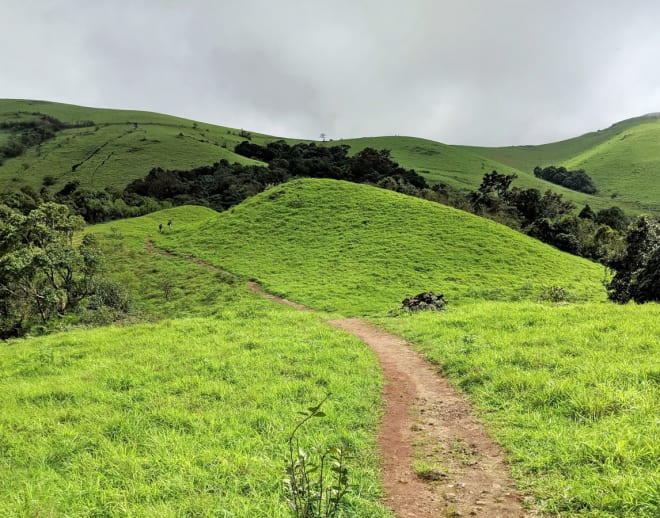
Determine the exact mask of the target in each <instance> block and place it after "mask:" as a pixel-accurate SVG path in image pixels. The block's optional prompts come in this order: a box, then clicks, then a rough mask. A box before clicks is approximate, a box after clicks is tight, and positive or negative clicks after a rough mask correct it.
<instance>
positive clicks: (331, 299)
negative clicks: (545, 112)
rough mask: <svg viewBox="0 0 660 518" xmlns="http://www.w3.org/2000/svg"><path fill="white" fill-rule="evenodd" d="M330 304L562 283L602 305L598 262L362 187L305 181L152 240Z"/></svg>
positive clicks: (465, 296) (332, 307)
mask: <svg viewBox="0 0 660 518" xmlns="http://www.w3.org/2000/svg"><path fill="white" fill-rule="evenodd" d="M154 239H155V241H156V243H157V244H158V245H159V246H162V247H165V248H167V249H171V250H174V251H177V252H179V253H182V254H193V255H194V256H196V257H200V258H202V259H204V260H205V261H207V262H210V263H212V264H215V265H217V266H220V267H222V268H224V269H227V270H229V271H231V272H234V273H237V274H240V275H243V276H246V277H252V278H256V279H258V280H259V281H260V282H261V283H263V285H264V287H265V288H266V289H267V290H269V291H271V292H274V293H277V294H280V295H284V296H286V297H287V298H292V299H293V300H296V301H298V302H302V303H304V304H306V305H309V306H311V307H314V308H316V309H322V310H326V311H341V312H343V313H345V314H349V315H357V314H364V313H381V314H382V313H383V312H387V311H389V310H391V309H395V308H397V307H398V306H399V305H400V303H401V300H402V299H403V298H405V297H407V296H411V295H415V294H417V293H419V292H421V291H428V290H441V291H443V292H444V293H445V295H446V296H447V298H448V300H449V301H450V302H451V303H459V302H468V301H475V300H483V299H489V300H530V299H531V300H536V299H537V298H538V297H539V295H540V294H541V292H542V291H543V290H544V289H545V288H548V287H550V286H553V285H561V286H563V287H564V288H565V289H566V290H568V291H569V292H570V293H572V294H573V295H574V296H575V297H577V298H580V299H592V300H593V299H596V300H602V299H603V298H604V296H605V292H604V290H603V287H602V286H601V284H600V278H601V276H602V267H601V266H599V265H596V264H594V263H592V262H589V261H586V260H584V259H580V258H577V257H574V256H571V255H569V254H566V253H563V252H560V251H558V250H556V249H554V248H552V247H550V246H547V245H544V244H543V243H540V242H538V241H536V240H534V239H531V238H529V237H527V236H524V235H522V234H520V233H519V232H516V231H514V230H511V229H509V228H507V227H505V226H503V225H500V224H497V223H494V222H492V221H490V220H487V219H484V218H480V217H477V216H474V215H471V214H468V213H466V212H463V211H460V210H456V209H453V208H451V207H446V206H443V205H440V204H437V203H432V202H428V201H425V200H420V199H417V198H412V197H409V196H405V195H402V194H398V193H395V192H391V191H386V190H383V189H378V188H375V187H370V186H367V185H356V184H352V183H348V182H341V181H335V180H318V179H301V180H296V181H292V182H288V183H286V184H282V185H279V186H276V187H273V188H271V189H269V190H267V191H265V192H263V193H261V194H258V195H257V196H254V197H253V198H250V199H248V200H246V201H245V202H243V203H242V204H240V205H238V206H236V207H234V208H232V209H229V210H228V211H225V212H223V213H221V214H219V215H217V216H213V217H211V218H209V219H207V220H206V221H204V222H203V223H201V224H200V225H199V226H198V227H197V228H196V229H190V228H189V229H188V230H187V231H186V232H185V233H183V232H181V233H177V232H173V233H172V234H164V235H156V236H154Z"/></svg>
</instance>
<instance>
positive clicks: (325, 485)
mask: <svg viewBox="0 0 660 518" xmlns="http://www.w3.org/2000/svg"><path fill="white" fill-rule="evenodd" d="M329 397H330V394H328V395H327V396H326V397H325V399H323V400H322V401H321V402H320V403H319V404H318V405H316V406H313V407H309V408H308V409H307V411H306V412H300V414H302V415H303V418H302V419H301V420H300V421H299V422H298V423H297V424H296V426H295V428H294V429H293V431H292V432H291V435H289V439H288V441H287V442H288V444H289V455H288V457H287V460H286V475H287V476H286V478H285V479H284V480H283V483H284V490H285V493H286V500H287V503H288V504H289V506H290V507H291V509H292V510H293V512H294V514H295V516H296V517H298V518H329V517H332V518H334V517H336V516H338V513H339V512H340V511H341V507H340V506H341V505H342V502H343V499H344V496H345V495H346V493H348V489H349V486H350V484H349V479H348V468H347V467H346V461H347V459H348V457H347V454H346V450H345V449H344V448H322V449H321V450H320V451H319V452H318V458H315V457H310V455H309V454H308V453H307V452H305V450H303V449H302V448H301V447H300V444H299V441H298V438H297V437H296V434H297V433H298V432H299V430H300V429H301V428H302V426H303V425H304V424H305V423H307V421H309V420H310V419H312V418H315V417H325V413H324V412H322V411H321V406H322V405H323V403H325V402H326V401H327V400H328V398H329Z"/></svg>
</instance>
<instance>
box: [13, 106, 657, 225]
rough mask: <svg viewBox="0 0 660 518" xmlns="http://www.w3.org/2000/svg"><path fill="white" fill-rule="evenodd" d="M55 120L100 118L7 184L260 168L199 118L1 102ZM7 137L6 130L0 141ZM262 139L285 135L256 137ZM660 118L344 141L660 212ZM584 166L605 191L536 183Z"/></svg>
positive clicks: (476, 179) (230, 135)
mask: <svg viewBox="0 0 660 518" xmlns="http://www.w3.org/2000/svg"><path fill="white" fill-rule="evenodd" d="M38 114H47V115H51V116H53V117H56V118H57V119H59V120H61V121H62V122H65V123H76V122H80V121H92V122H93V123H94V124H93V125H92V126H89V127H80V128H72V129H67V130H63V131H61V132H59V133H58V134H57V136H56V137H55V138H53V139H51V140H48V141H46V142H45V143H43V144H42V145H41V146H37V147H32V148H30V149H29V150H28V151H27V152H26V153H24V154H23V155H22V156H20V157H17V158H12V159H8V160H6V161H5V163H4V164H2V165H0V188H2V187H4V188H16V187H20V186H23V185H31V186H32V187H35V188H37V189H38V188H40V187H41V185H42V183H43V179H44V177H46V176H51V177H53V178H54V180H55V184H54V186H53V188H57V187H61V186H63V185H64V184H65V183H66V182H69V181H71V180H75V179H77V180H79V181H80V183H81V185H82V186H83V187H91V188H96V189H102V188H104V187H106V186H113V187H117V188H121V187H124V186H125V185H126V184H127V183H128V182H130V181H131V180H133V179H136V178H142V177H144V176H145V175H146V174H147V173H148V172H149V170H151V169H152V168H154V167H163V168H166V169H167V168H169V169H177V168H178V169H190V168H194V167H198V166H202V165H209V164H212V163H213V162H217V161H219V160H221V159H226V160H229V161H230V162H239V163H256V162H254V161H251V160H249V159H246V158H244V157H241V156H239V155H236V154H235V153H233V148H234V146H235V145H236V144H237V143H239V142H241V141H242V140H244V139H243V137H241V136H240V130H237V129H235V128H226V127H222V126H215V125H212V124H205V123H202V122H195V121H191V120H187V119H182V118H179V117H173V116H169V115H163V114H157V113H149V112H141V111H130V110H109V109H99V108H85V107H80V106H73V105H67V104H60V103H51V102H46V101H27V100H8V99H5V100H0V123H3V122H11V121H17V120H29V119H34V118H35V117H37V116H38ZM7 138H8V133H7V131H6V130H1V129H0V145H2V144H3V142H6V140H7ZM252 138H253V142H256V143H260V144H263V143H266V142H269V141H272V140H274V139H276V138H280V137H273V136H267V135H262V134H256V133H253V134H252ZM659 139H660V119H658V117H657V115H648V116H644V117H638V118H635V119H629V120H626V121H622V122H619V123H617V124H614V125H612V126H611V127H609V128H607V129H605V130H601V131H596V132H592V133H587V134H586V135H582V136H580V137H576V138H573V139H569V140H565V141H562V142H555V143H550V144H544V145H539V146H513V147H499V148H485V147H474V146H454V145H447V144H442V143H440V142H434V141H431V140H426V139H421V138H415V137H368V138H359V139H345V140H339V141H336V142H329V143H327V144H326V145H332V144H349V145H350V146H351V152H352V153H356V152H358V151H360V150H361V149H363V148H364V147H367V146H369V147H375V148H386V149H390V150H391V151H392V156H393V157H394V158H395V159H396V160H397V161H399V162H400V163H401V165H403V166H404V167H407V168H413V169H415V170H417V171H418V172H420V173H421V174H423V175H424V176H426V178H427V179H428V180H429V181H430V182H432V183H436V182H442V183H446V184H448V185H450V186H451V187H454V188H457V189H468V190H469V189H474V188H476V187H477V186H478V185H479V183H480V182H481V178H482V176H483V175H484V173H486V172H490V171H492V170H497V171H499V172H504V173H507V174H509V173H516V174H517V175H518V177H519V178H518V180H516V184H515V185H517V186H518V187H521V188H530V187H534V188H537V189H539V190H542V191H545V190H546V189H552V190H554V191H557V192H560V193H563V194H564V196H565V197H566V198H568V199H570V200H572V201H573V202H574V203H576V204H577V205H578V206H582V205H584V204H586V203H588V204H590V205H591V206H592V208H595V209H602V208H607V207H610V206H612V205H614V204H616V205H620V206H621V207H622V208H623V209H624V210H626V211H627V212H635V213H637V212H640V211H646V212H655V213H658V212H660V179H659V176H660V146H658V145H657V143H658V141H659ZM550 164H554V165H565V166H567V167H584V168H585V169H586V170H587V173H588V174H590V175H591V176H592V177H593V178H594V180H595V182H596V185H597V187H598V188H599V190H600V192H599V193H598V194H597V195H595V196H589V195H585V194H582V193H577V192H575V191H571V190H569V189H564V188H562V187H560V186H557V185H554V184H551V183H548V182H545V181H543V180H539V179H537V178H535V177H534V175H533V169H534V167H535V166H537V165H550Z"/></svg>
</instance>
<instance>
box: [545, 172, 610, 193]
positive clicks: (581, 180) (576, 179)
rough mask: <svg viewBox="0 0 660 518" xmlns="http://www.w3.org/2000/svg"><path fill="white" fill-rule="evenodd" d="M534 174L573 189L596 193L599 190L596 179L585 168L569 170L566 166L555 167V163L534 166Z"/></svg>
mask: <svg viewBox="0 0 660 518" xmlns="http://www.w3.org/2000/svg"><path fill="white" fill-rule="evenodd" d="M534 176H536V177H537V178H542V179H543V180H547V181H548V182H552V183H556V184H557V185H561V186H563V187H566V188H568V189H573V190H574V191H580V192H585V193H587V194H596V193H597V192H598V190H597V189H596V186H595V185H594V181H593V180H592V179H591V177H590V176H589V175H588V174H587V173H586V172H585V170H584V169H577V170H575V171H569V170H567V169H566V168H565V167H555V166H553V165H551V166H548V167H544V168H541V167H538V166H537V167H535V168H534Z"/></svg>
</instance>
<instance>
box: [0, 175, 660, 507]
mask: <svg viewBox="0 0 660 518" xmlns="http://www.w3.org/2000/svg"><path fill="white" fill-rule="evenodd" d="M168 220H172V222H173V227H172V229H167V228H166V230H165V232H164V233H162V234H161V233H159V232H158V225H159V223H165V222H166V221H168ZM87 231H89V232H92V233H94V234H96V235H97V237H98V239H99V241H100V243H101V245H102V246H103V248H104V250H105V251H106V255H107V258H108V259H107V270H108V274H109V275H110V276H111V277H112V278H114V279H115V280H118V281H119V282H121V283H122V284H123V285H124V286H126V288H127V289H129V291H130V292H131V293H132V295H133V314H132V318H133V320H132V321H129V322H124V326H121V325H115V326H105V327H96V328H93V329H84V328H78V329H73V330H68V329H67V321H66V319H64V320H63V321H62V322H61V327H60V329H61V332H59V333H55V334H52V335H50V336H45V337H40V336H35V337H29V338H27V339H23V340H11V341H8V342H6V343H3V344H2V347H0V406H2V408H3V412H2V413H1V414H0V464H2V465H3V466H5V467H6V469H4V470H2V471H1V472H0V514H2V515H8V516H12V515H21V514H26V515H44V516H49V515H60V514H65V513H69V514H71V513H73V514H76V515H110V516H112V515H121V514H131V515H135V516H154V515H158V516H178V515H181V514H182V513H183V514H186V513H187V514H190V515H200V516H213V515H227V516H282V517H284V516H287V515H289V512H288V509H287V507H286V503H285V502H284V501H283V498H282V494H281V489H280V483H281V477H282V457H283V454H284V450H285V443H286V437H287V432H288V431H290V429H291V425H292V424H293V423H294V422H295V419H296V412H297V411H298V410H300V408H301V407H302V408H304V407H305V406H307V403H309V402H310V400H311V401H312V402H316V401H318V400H319V399H320V398H321V397H323V396H324V394H325V393H327V392H332V393H333V399H332V400H331V401H330V402H329V403H330V404H329V405H328V408H327V409H326V410H327V412H326V413H327V419H321V420H318V421H316V422H315V423H314V424H313V426H312V427H310V429H309V430H308V431H307V432H306V433H305V434H304V435H303V441H304V444H305V445H306V446H307V445H310V446H313V445H317V444H319V443H323V444H337V443H340V444H350V445H353V446H354V447H355V448H356V451H357V453H358V454H357V457H356V458H355V459H354V460H353V461H352V465H351V480H352V484H353V491H352V492H351V493H350V495H349V498H348V499H347V502H346V505H347V507H346V514H347V515H349V516H351V515H352V516H364V517H374V518H376V517H379V518H380V517H383V516H388V511H387V510H386V509H385V508H384V507H383V505H382V502H381V497H382V489H381V488H382V481H381V479H380V471H379V468H380V460H379V459H378V458H377V455H376V454H375V433H376V427H377V422H378V419H379V415H380V412H381V400H380V398H379V394H380V389H381V387H382V375H381V372H380V370H379V369H378V365H377V363H376V360H375V358H374V355H373V354H372V353H371V351H369V350H367V348H366V346H365V345H364V344H363V343H362V342H360V341H359V340H357V339H355V338H354V337H351V336H348V335H346V334H345V333H342V332H339V331H337V330H335V329H331V328H329V327H328V326H326V325H325V324H324V323H323V322H322V320H323V319H324V318H325V317H327V316H328V315H327V313H332V314H333V316H334V315H335V314H341V315H361V316H365V315H366V316H369V317H370V318H371V319H372V320H373V321H374V322H378V323H379V324H380V325H381V326H383V327H389V328H390V329H392V330H395V331H397V332H398V333H400V334H401V335H402V336H404V337H405V338H406V339H408V340H410V342H411V343H414V344H416V345H417V346H418V347H419V348H420V349H421V350H422V351H423V352H424V353H425V354H426V355H427V356H428V357H429V358H430V359H432V360H433V362H434V365H436V366H437V368H438V369H439V370H442V372H443V373H444V374H446V375H447V376H449V378H450V379H451V380H452V381H453V383H455V385H456V386H457V387H459V388H460V389H461V390H464V391H465V392H467V393H468V394H469V395H470V397H471V399H472V401H473V402H474V403H475V405H476V408H477V411H478V412H479V415H480V416H481V418H482V419H483V420H484V421H485V422H487V423H488V425H489V430H490V431H491V433H492V434H493V436H494V437H496V438H497V440H498V441H499V442H500V443H501V444H502V445H503V446H504V448H505V449H506V451H507V452H508V454H509V457H510V459H511V462H512V469H513V472H514V474H515V476H516V480H517V484H518V486H519V488H521V490H523V491H524V492H525V494H528V495H529V501H528V505H529V506H530V507H531V508H532V509H540V510H541V511H547V512H549V513H559V514H560V515H565V516H578V515H590V516H607V517H614V516H630V517H633V516H635V517H637V516H644V517H651V516H657V511H658V503H657V502H658V498H657V488H658V473H657V466H658V460H659V458H660V451H659V449H658V444H660V443H659V442H658V427H657V415H658V411H659V408H658V405H659V401H658V397H657V386H658V385H657V384H658V380H659V379H660V377H659V376H660V375H659V373H660V370H659V366H658V362H657V358H658V344H660V329H658V325H657V322H658V321H659V320H658V317H659V312H660V306H659V305H657V304H647V305H645V306H644V307H639V306H636V305H633V304H629V305H625V306H618V305H614V304H610V303H606V302H604V299H605V291H604V289H603V287H602V285H601V282H600V281H601V278H602V275H603V271H602V267H600V266H598V265H596V264H594V263H591V262H589V261H586V260H582V259H579V258H577V257H574V256H571V255H568V254H565V253H562V252H559V251H557V250H556V249H554V248H552V247H549V246H547V245H544V244H543V243H540V242H538V241H535V240H533V239H531V238H529V237H527V236H524V235H522V234H520V233H517V232H515V231H513V230H511V229H508V228H506V227H504V226H502V225H499V224H497V223H494V222H492V221H489V220H486V219H482V218H478V217H476V216H472V215H470V214H467V213H464V212H461V211H458V210H455V209H452V208H449V207H445V206H442V205H438V204H435V203H431V202H428V201H424V200H421V199H417V198H411V197H407V196H404V195H401V194H397V193H394V192H391V191H386V190H382V189H377V188H374V187H370V186H367V185H357V184H352V183H347V182H339V181H333V180H313V179H301V180H296V181H293V182H290V183H287V184H282V185H278V186H276V187H273V188H270V189H268V190H267V191H265V192H263V193H261V194H259V195H257V196H255V197H253V198H251V199H248V200H246V201H245V202H243V203H242V204H240V205H238V206H236V207H234V208H232V209H230V210H228V211H225V212H223V213H220V214H219V213H216V212H214V211H212V210H209V209H206V208H202V207H177V208H173V209H168V210H165V211H161V212H156V213H152V214H149V215H147V216H143V217H141V218H135V219H130V220H120V221H114V222H111V223H105V224H102V225H96V226H93V227H89V228H88V230H87ZM147 239H152V240H153V241H154V242H155V245H156V247H157V249H158V250H160V251H164V250H170V251H172V252H176V255H167V256H166V255H162V254H157V253H149V248H148V247H147V246H146V240H147ZM189 256H192V258H195V259H203V260H204V261H206V262H207V263H210V264H212V265H215V266H217V267H222V268H224V269H225V270H228V271H227V272H224V273H223V272H217V271H213V270H211V269H210V268H208V267H204V264H201V263H199V262H194V261H193V260H190V258H189ZM248 278H254V279H257V280H259V281H260V282H261V283H262V285H263V286H264V287H265V288H267V289H268V290H269V291H271V292H275V293H279V294H283V295H286V296H287V297H289V298H291V299H293V300H295V301H298V302H303V303H305V304H307V305H309V306H310V307H312V308H315V309H318V310H321V311H324V312H327V313H326V314H323V313H312V312H306V313H301V312H296V311H295V310H293V309H291V308H288V307H284V306H279V305H274V304H272V303H271V302H270V301H267V300H264V299H262V298H260V297H257V296H256V295H255V294H254V293H251V292H250V291H249V290H248V289H247V287H246V283H245V281H246V280H247V279H248ZM557 285H559V286H562V287H563V288H564V289H565V290H566V291H567V292H568V295H567V297H566V300H563V301H562V302H561V303H559V304H553V303H548V302H539V297H540V296H541V295H543V293H544V291H545V290H546V289H547V288H549V287H552V286H557ZM429 289H432V290H440V291H443V292H444V293H445V295H446V297H447V299H448V301H449V309H448V311H446V312H432V313H426V314H418V315H410V314H407V313H400V312H398V311H391V310H396V308H397V307H398V306H399V305H400V302H401V299H402V298H403V297H405V296H408V295H413V294H416V293H417V292H419V291H423V290H429ZM131 323H132V324H133V325H129V324H131ZM456 446H457V448H459V447H460V444H459V445H456ZM457 451H458V452H459V453H460V454H462V455H464V456H466V455H467V457H464V458H465V460H466V461H471V460H472V459H471V457H470V456H469V452H470V450H469V448H468V449H467V450H465V449H457ZM476 460H478V459H476Z"/></svg>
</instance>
